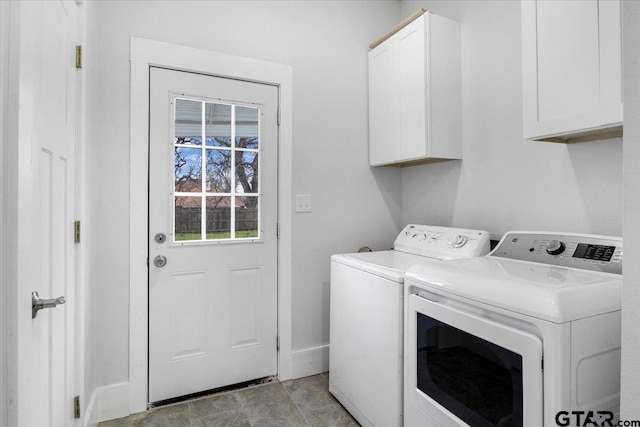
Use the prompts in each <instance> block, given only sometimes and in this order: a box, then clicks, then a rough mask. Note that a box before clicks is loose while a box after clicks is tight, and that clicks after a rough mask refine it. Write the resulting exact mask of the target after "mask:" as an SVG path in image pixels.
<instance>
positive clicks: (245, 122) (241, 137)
mask: <svg viewBox="0 0 640 427" xmlns="http://www.w3.org/2000/svg"><path fill="white" fill-rule="evenodd" d="M258 137H259V133H258V109H257V108H252V107H236V146H237V147H238V148H258Z"/></svg>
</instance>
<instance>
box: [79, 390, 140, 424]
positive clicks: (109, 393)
mask: <svg viewBox="0 0 640 427" xmlns="http://www.w3.org/2000/svg"><path fill="white" fill-rule="evenodd" d="M128 415H129V383H128V382H123V383H117V384H111V385H107V386H104V387H98V388H97V389H95V390H94V391H93V394H92V395H91V399H90V400H89V404H88V405H87V409H86V412H85V416H84V426H85V427H95V426H96V425H97V424H98V423H99V422H101V421H109V420H115V419H117V418H122V417H126V416H128Z"/></svg>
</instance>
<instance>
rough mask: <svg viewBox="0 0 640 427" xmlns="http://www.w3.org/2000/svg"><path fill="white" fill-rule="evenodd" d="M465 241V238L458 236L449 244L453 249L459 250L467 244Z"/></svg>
mask: <svg viewBox="0 0 640 427" xmlns="http://www.w3.org/2000/svg"><path fill="white" fill-rule="evenodd" d="M467 241H468V239H467V236H463V235H462V234H458V235H457V236H456V237H454V238H453V241H452V242H451V244H452V245H453V247H454V248H461V247H463V246H464V245H465V244H466V243H467Z"/></svg>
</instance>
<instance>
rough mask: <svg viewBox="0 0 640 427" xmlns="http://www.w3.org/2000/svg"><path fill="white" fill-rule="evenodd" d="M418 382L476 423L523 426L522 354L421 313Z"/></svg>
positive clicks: (459, 413) (441, 400)
mask: <svg viewBox="0 0 640 427" xmlns="http://www.w3.org/2000/svg"><path fill="white" fill-rule="evenodd" d="M416 315H417V331H418V333H417V338H416V340H417V342H416V343H417V386H418V388H419V389H420V390H421V391H422V392H423V393H425V394H426V395H428V396H429V397H431V398H432V399H434V400H435V401H436V402H438V403H439V404H440V405H442V406H444V407H445V408H446V409H447V410H449V411H450V412H451V413H453V414H454V415H455V416H457V417H458V418H460V419H461V420H462V421H464V422H466V423H467V424H469V425H472V426H501V427H506V426H520V427H521V426H522V425H523V398H522V396H523V391H522V390H523V389H522V356H521V355H519V354H517V353H514V352H512V351H510V350H507V349H505V348H503V347H500V346H498V345H496V344H493V343H491V342H489V341H486V340H484V339H482V338H478V337H476V336H474V335H471V334H469V333H467V332H465V331H462V330H460V329H457V328H455V327H453V326H450V325H448V324H446V323H444V322H441V321H438V320H435V319H433V318H431V317H429V316H425V315H423V314H421V313H416Z"/></svg>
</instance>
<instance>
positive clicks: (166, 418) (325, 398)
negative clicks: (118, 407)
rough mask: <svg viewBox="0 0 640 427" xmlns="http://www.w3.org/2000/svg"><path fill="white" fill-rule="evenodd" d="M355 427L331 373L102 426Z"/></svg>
mask: <svg viewBox="0 0 640 427" xmlns="http://www.w3.org/2000/svg"><path fill="white" fill-rule="evenodd" d="M142 426H145V427H254V426H265V427H267V426H274V427H287V426H290V427H298V426H307V427H321V426H323V427H357V426H359V424H358V423H357V422H356V421H355V420H354V419H353V418H352V417H351V415H349V413H348V412H347V411H345V409H344V408H343V407H342V406H341V405H340V404H339V403H338V401H337V400H336V399H335V398H334V397H333V396H332V395H331V394H330V393H329V377H328V373H324V374H320V375H314V376H311V377H306V378H300V379H297V380H290V381H285V382H282V383H280V382H277V381H276V382H272V383H268V384H262V385H259V386H255V387H249V388H243V389H240V390H235V391H229V392H225V393H220V394H216V395H212V396H206V397H201V398H198V399H194V400H189V401H186V402H181V403H176V404H173V405H168V406H163V407H159V408H155V409H151V410H149V411H147V412H143V413H140V414H135V415H131V416H129V417H126V418H120V419H118V420H112V421H106V422H102V423H100V424H99V427H142Z"/></svg>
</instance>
